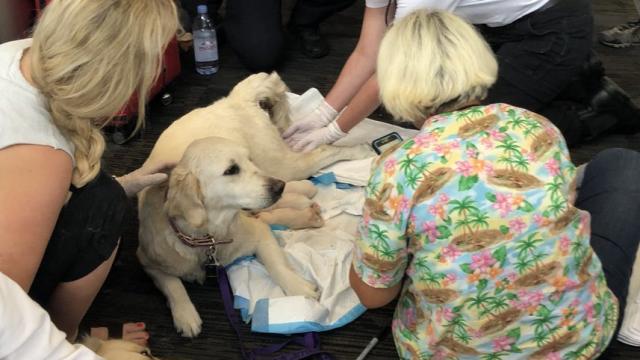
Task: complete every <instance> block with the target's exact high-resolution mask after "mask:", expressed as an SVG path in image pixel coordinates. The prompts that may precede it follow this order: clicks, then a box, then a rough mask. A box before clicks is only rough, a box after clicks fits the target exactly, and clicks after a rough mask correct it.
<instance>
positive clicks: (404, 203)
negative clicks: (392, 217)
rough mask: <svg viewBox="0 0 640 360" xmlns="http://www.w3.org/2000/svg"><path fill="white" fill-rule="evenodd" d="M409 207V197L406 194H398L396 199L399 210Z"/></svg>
mask: <svg viewBox="0 0 640 360" xmlns="http://www.w3.org/2000/svg"><path fill="white" fill-rule="evenodd" d="M408 208H409V199H408V198H407V197H406V196H400V199H398V209H399V210H400V211H399V212H403V211H405V210H407V209H408Z"/></svg>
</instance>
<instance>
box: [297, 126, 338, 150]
mask: <svg viewBox="0 0 640 360" xmlns="http://www.w3.org/2000/svg"><path fill="white" fill-rule="evenodd" d="M345 136H347V133H345V132H343V131H342V130H341V129H340V126H338V122H337V121H332V122H331V123H330V124H329V125H327V126H325V127H322V128H319V129H315V130H311V131H309V132H306V133H302V134H300V135H299V136H294V137H292V138H290V139H291V141H290V142H289V141H288V142H287V143H288V144H289V146H291V148H292V149H293V150H294V151H304V152H307V151H311V150H313V149H315V148H317V147H318V146H320V145H322V144H331V143H333V142H335V141H338V140H340V139H342V138H343V137H345Z"/></svg>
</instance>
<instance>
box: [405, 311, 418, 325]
mask: <svg viewBox="0 0 640 360" xmlns="http://www.w3.org/2000/svg"><path fill="white" fill-rule="evenodd" d="M404 318H405V319H406V322H405V323H406V324H407V327H409V328H414V327H415V325H416V310H415V309H414V308H409V309H407V310H405V312H404Z"/></svg>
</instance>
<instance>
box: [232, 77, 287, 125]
mask: <svg viewBox="0 0 640 360" xmlns="http://www.w3.org/2000/svg"><path fill="white" fill-rule="evenodd" d="M288 90H289V89H288V88H287V85H286V84H285V83H284V81H282V79H281V78H280V76H279V75H278V73H277V72H275V71H274V72H272V73H270V74H267V73H258V74H253V75H251V76H249V77H247V78H246V79H244V80H242V81H241V82H239V83H238V84H237V85H236V86H235V87H234V88H233V90H231V94H230V95H229V96H230V97H233V98H236V99H242V100H244V101H249V102H251V103H255V104H256V105H258V106H259V107H260V108H261V109H262V110H264V111H265V112H266V113H267V114H268V115H269V119H271V122H272V123H273V125H275V126H276V128H278V131H279V132H280V133H283V132H284V130H286V129H287V128H288V127H289V125H291V118H290V117H289V102H288V101H287V91H288Z"/></svg>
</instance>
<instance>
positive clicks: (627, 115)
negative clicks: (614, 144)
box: [591, 76, 640, 134]
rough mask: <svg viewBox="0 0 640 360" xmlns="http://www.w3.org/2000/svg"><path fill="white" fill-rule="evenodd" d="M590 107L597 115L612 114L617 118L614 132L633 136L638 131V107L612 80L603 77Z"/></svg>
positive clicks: (639, 119)
mask: <svg viewBox="0 0 640 360" xmlns="http://www.w3.org/2000/svg"><path fill="white" fill-rule="evenodd" d="M591 107H592V108H593V110H594V111H596V112H597V113H612V114H614V115H615V117H616V118H617V120H618V121H617V123H616V125H615V128H614V130H616V131H617V132H622V133H627V134H635V133H637V132H638V131H640V107H638V105H636V104H635V103H634V102H633V101H632V100H631V99H630V98H629V95H627V93H626V92H625V91H624V90H623V89H622V88H621V87H620V86H618V85H617V84H616V83H615V82H613V80H611V79H610V78H608V77H606V76H604V77H603V78H602V83H601V86H600V90H599V91H598V92H596V93H595V94H594V95H593V97H592V98H591Z"/></svg>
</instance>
